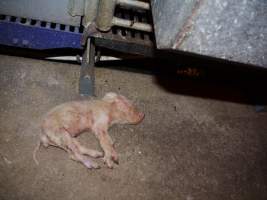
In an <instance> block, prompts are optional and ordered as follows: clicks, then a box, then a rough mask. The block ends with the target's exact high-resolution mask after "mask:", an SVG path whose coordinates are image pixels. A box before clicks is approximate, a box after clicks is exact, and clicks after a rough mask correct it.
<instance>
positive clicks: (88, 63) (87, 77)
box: [79, 38, 95, 96]
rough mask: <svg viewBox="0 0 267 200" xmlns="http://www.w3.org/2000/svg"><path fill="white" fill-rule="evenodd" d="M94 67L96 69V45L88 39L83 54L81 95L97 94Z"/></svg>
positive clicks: (80, 83)
mask: <svg viewBox="0 0 267 200" xmlns="http://www.w3.org/2000/svg"><path fill="white" fill-rule="evenodd" d="M94 67H95V45H94V41H93V40H92V38H88V39H87V45H86V49H85V51H84V54H83V59H82V65H81V71H80V82H79V93H80V95H82V96H92V95H94V94H95V91H94V85H95V83H94V82H95V74H94Z"/></svg>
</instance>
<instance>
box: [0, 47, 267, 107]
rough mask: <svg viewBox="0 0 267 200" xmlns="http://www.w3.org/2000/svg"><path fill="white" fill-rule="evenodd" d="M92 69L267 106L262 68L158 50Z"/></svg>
mask: <svg viewBox="0 0 267 200" xmlns="http://www.w3.org/2000/svg"><path fill="white" fill-rule="evenodd" d="M0 53H1V54H7V55H16V56H23V57H30V58H37V59H45V57H48V56H63V55H81V54H82V52H81V50H72V49H54V50H48V51H34V50H28V49H17V48H11V47H8V48H7V47H3V46H0ZM53 62H69V63H77V62H73V61H53ZM77 64H78V63H77ZM96 66H97V67H105V68H112V69H115V70H126V71H131V72H135V73H146V74H153V75H155V77H156V83H157V84H158V85H160V86H161V87H162V88H164V89H165V90H167V91H169V92H171V93H177V94H184V95H190V96H197V97H201V98H209V99H217V100H222V101H230V102H237V103H243V104H251V105H256V106H259V108H260V109H259V110H262V109H261V106H263V105H267V93H266V92H265V89H264V86H266V85H267V70H266V69H264V68H259V67H255V66H250V65H244V64H239V63H233V62H228V61H223V60H217V59H212V58H209V57H201V56H197V55H189V54H185V53H181V52H178V53H177V52H167V51H158V52H157V53H156V58H144V59H127V60H115V61H101V62H98V63H96Z"/></svg>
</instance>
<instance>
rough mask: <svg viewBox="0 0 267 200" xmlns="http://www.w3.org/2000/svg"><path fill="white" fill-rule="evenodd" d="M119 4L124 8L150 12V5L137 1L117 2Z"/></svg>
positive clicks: (121, 0) (122, 0) (124, 0)
mask: <svg viewBox="0 0 267 200" xmlns="http://www.w3.org/2000/svg"><path fill="white" fill-rule="evenodd" d="M117 4H118V5H120V6H122V7H130V8H136V9H144V10H150V4H149V3H146V2H142V1H135V0H117Z"/></svg>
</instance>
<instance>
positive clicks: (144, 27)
mask: <svg viewBox="0 0 267 200" xmlns="http://www.w3.org/2000/svg"><path fill="white" fill-rule="evenodd" d="M112 24H113V25H115V26H121V27H125V28H131V29H135V30H139V31H145V32H152V26H151V25H149V24H145V23H140V22H135V21H130V20H125V19H121V18H118V17H113V19H112Z"/></svg>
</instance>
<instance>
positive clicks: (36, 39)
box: [0, 16, 83, 50]
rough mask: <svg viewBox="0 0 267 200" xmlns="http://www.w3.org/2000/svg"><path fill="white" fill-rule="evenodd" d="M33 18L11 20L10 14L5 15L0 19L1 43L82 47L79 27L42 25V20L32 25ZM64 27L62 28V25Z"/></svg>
mask: <svg viewBox="0 0 267 200" xmlns="http://www.w3.org/2000/svg"><path fill="white" fill-rule="evenodd" d="M30 22H31V20H27V19H25V22H24V23H22V22H21V19H20V18H15V21H14V20H13V21H12V20H11V17H10V16H4V19H0V44H2V45H8V46H15V47H24V48H30V49H39V50H44V49H57V48H73V49H82V48H83V47H82V46H81V37H82V33H80V32H79V27H71V28H72V31H71V30H70V26H66V25H60V24H54V25H55V27H53V28H52V27H51V23H48V22H44V24H45V25H44V24H42V26H41V22H40V21H36V24H34V25H30ZM60 26H61V27H64V28H61V27H60ZM61 29H64V30H61Z"/></svg>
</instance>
